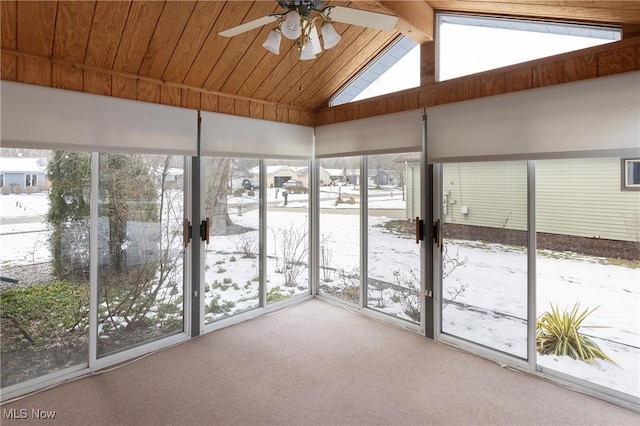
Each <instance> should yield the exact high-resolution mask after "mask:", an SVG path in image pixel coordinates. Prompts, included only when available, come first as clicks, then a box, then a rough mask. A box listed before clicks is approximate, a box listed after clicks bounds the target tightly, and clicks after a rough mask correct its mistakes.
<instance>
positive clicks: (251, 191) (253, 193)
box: [247, 189, 256, 197]
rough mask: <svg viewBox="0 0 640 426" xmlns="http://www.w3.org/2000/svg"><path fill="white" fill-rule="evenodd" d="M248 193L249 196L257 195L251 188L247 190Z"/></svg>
mask: <svg viewBox="0 0 640 426" xmlns="http://www.w3.org/2000/svg"><path fill="white" fill-rule="evenodd" d="M247 195H248V196H249V197H255V196H256V192H255V191H254V190H253V189H251V190H249V191H247Z"/></svg>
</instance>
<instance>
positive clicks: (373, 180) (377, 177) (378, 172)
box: [367, 169, 392, 186]
mask: <svg viewBox="0 0 640 426" xmlns="http://www.w3.org/2000/svg"><path fill="white" fill-rule="evenodd" d="M367 178H368V180H369V182H368V183H369V185H375V186H383V185H389V184H391V183H392V182H391V180H390V179H389V174H388V173H387V172H386V171H384V170H382V169H369V170H368V171H367Z"/></svg>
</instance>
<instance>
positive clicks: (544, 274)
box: [536, 158, 640, 398]
mask: <svg viewBox="0 0 640 426" xmlns="http://www.w3.org/2000/svg"><path fill="white" fill-rule="evenodd" d="M619 164H620V159H619V158H594V159H582V160H546V161H537V162H536V231H537V256H536V258H537V276H536V281H537V287H536V294H537V301H536V307H537V317H538V328H537V331H538V338H537V350H538V365H539V366H541V367H542V368H543V369H544V370H546V371H549V370H554V371H559V372H561V373H564V374H566V375H570V376H574V377H577V378H579V379H582V380H585V381H588V382H591V383H594V384H597V385H600V386H604V387H607V388H611V389H614V390H616V391H619V392H622V393H625V394H628V395H631V396H633V397H635V398H638V397H640V387H639V386H638V383H640V308H639V307H640V292H639V291H638V290H639V288H638V283H640V246H639V244H638V243H639V242H640V193H639V192H635V191H620V185H619V182H618V181H619V177H620V175H619ZM558 326H559V327H558ZM560 330H564V333H565V335H559V331H560ZM578 343H580V346H578Z"/></svg>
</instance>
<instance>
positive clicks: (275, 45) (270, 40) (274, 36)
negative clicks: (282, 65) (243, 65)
mask: <svg viewBox="0 0 640 426" xmlns="http://www.w3.org/2000/svg"><path fill="white" fill-rule="evenodd" d="M281 40H282V34H281V32H280V30H271V31H270V32H269V35H268V36H267V39H266V40H265V41H264V43H263V44H262V47H264V48H265V49H267V50H268V51H269V52H271V53H274V54H276V55H278V54H280V41H281Z"/></svg>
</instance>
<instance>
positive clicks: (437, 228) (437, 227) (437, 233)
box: [433, 219, 442, 248]
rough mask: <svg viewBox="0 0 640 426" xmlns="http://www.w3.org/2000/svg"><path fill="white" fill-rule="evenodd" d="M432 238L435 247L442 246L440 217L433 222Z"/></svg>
mask: <svg viewBox="0 0 640 426" xmlns="http://www.w3.org/2000/svg"><path fill="white" fill-rule="evenodd" d="M433 239H434V240H435V243H436V247H438V248H440V247H442V222H440V219H438V220H436V223H434V224H433Z"/></svg>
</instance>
